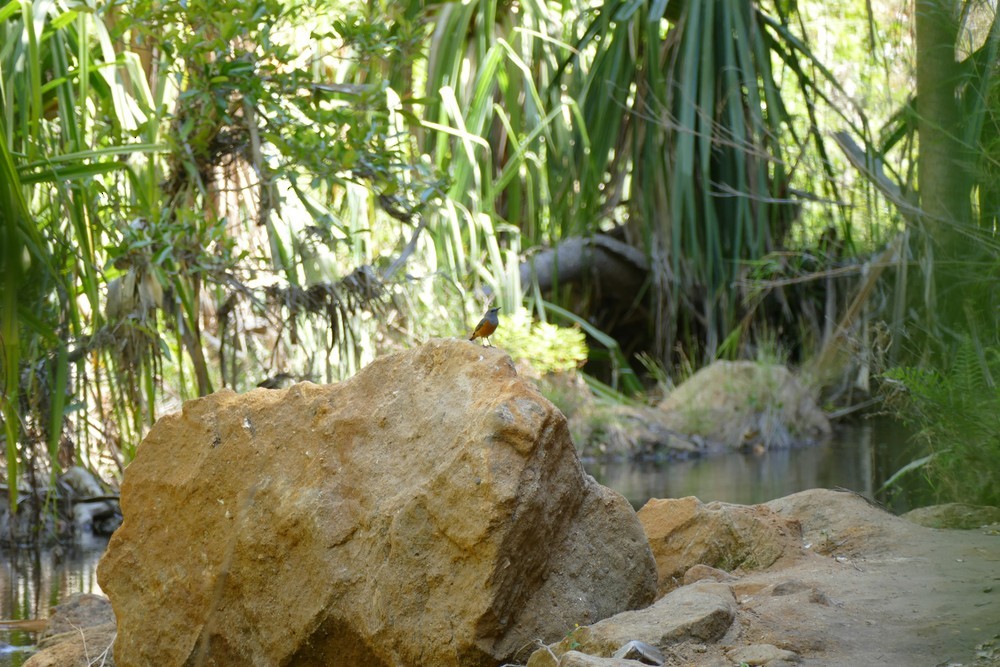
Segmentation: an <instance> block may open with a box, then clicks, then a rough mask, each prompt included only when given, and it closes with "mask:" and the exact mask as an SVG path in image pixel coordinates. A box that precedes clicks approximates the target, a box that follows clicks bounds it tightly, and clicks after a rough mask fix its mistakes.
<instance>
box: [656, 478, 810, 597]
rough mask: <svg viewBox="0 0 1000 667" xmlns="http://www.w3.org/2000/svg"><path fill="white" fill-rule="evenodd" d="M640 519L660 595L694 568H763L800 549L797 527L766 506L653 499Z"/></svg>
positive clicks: (679, 583)
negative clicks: (647, 542) (648, 546)
mask: <svg viewBox="0 0 1000 667" xmlns="http://www.w3.org/2000/svg"><path fill="white" fill-rule="evenodd" d="M639 521H640V522H641V523H642V527H643V530H645V531H646V537H647V538H648V539H649V544H650V546H651V547H652V549H653V557H654V558H655V559H656V569H657V592H658V594H659V595H663V594H665V593H667V592H669V591H671V590H673V589H674V588H677V587H678V586H680V585H681V584H682V582H683V580H684V579H685V578H686V573H687V572H688V571H689V570H691V569H694V568H696V567H697V568H704V567H705V566H708V567H709V568H715V569H717V570H721V571H723V573H726V572H732V571H734V570H742V571H746V570H757V569H763V568H766V567H770V566H771V565H773V564H774V563H775V562H776V561H777V560H778V559H779V558H781V557H782V556H784V555H785V554H789V555H795V554H797V553H798V552H799V551H800V550H801V548H802V531H801V530H800V528H799V525H798V523H796V522H795V521H792V520H788V519H785V518H783V517H781V516H779V515H778V514H777V513H775V512H774V511H772V510H771V509H769V508H768V507H765V506H763V505H755V506H752V507H747V506H745V505H731V504H729V503H720V502H712V503H702V502H701V501H699V500H698V499H697V498H695V497H694V496H688V497H687V498H680V499H672V498H671V499H657V498H654V499H652V500H650V501H649V502H647V503H646V504H645V505H644V506H643V507H642V509H640V510H639ZM696 576H698V575H697V574H693V575H692V577H696ZM699 578H705V577H699ZM709 578H713V579H714V578H717V577H716V576H715V575H714V574H711V575H709Z"/></svg>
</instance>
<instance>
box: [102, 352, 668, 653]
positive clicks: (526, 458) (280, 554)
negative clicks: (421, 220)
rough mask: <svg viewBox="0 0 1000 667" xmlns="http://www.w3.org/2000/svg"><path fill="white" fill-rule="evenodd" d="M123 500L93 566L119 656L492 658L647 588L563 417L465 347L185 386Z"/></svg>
mask: <svg viewBox="0 0 1000 667" xmlns="http://www.w3.org/2000/svg"><path fill="white" fill-rule="evenodd" d="M121 506H122V512H123V515H124V523H123V524H122V527H121V528H120V529H119V530H118V531H117V532H116V533H115V535H114V536H113V538H112V540H111V543H110V545H109V548H108V552H107V554H106V555H105V556H104V558H103V559H102V561H101V564H100V567H99V570H98V578H99V582H100V584H101V587H102V588H103V590H104V591H105V592H106V593H107V594H108V596H109V597H110V598H111V602H112V604H113V605H114V609H115V613H116V615H117V618H118V639H117V641H116V644H115V658H116V660H117V661H118V663H119V664H125V665H153V664H155V665H158V666H169V665H184V664H195V663H199V662H200V664H204V665H235V664H240V665H327V664H337V665H348V666H349V665H364V666H366V667H378V666H379V665H392V666H396V665H435V666H440V667H447V666H449V665H455V666H458V665H461V666H463V667H475V666H476V665H495V664H497V663H498V662H501V661H504V660H508V659H513V658H514V657H515V656H516V655H517V654H518V651H519V650H525V647H528V650H530V647H531V646H532V644H533V642H535V641H536V640H538V639H541V640H543V641H554V640H556V639H558V638H560V637H563V636H564V635H565V633H566V624H567V623H581V624H588V623H593V622H595V621H598V620H600V619H602V618H605V617H608V616H611V615H613V614H615V613H617V612H620V611H623V610H627V609H634V608H639V607H643V606H645V605H646V604H648V603H649V602H650V601H651V600H652V598H653V595H654V591H655V566H654V563H653V560H652V555H651V553H650V550H649V545H648V543H647V542H646V539H645V536H644V534H643V532H642V528H641V526H640V525H639V523H638V521H637V520H636V518H635V514H634V512H633V511H632V509H631V507H630V506H629V505H628V503H627V502H626V501H625V500H624V499H623V498H622V497H621V496H620V495H618V494H617V493H615V492H613V491H610V490H609V489H606V488H604V487H602V486H600V485H599V484H597V483H596V482H594V480H593V479H592V478H590V477H589V476H587V475H586V474H585V473H584V472H583V469H582V467H581V465H580V462H579V460H578V458H577V456H576V453H575V451H574V448H573V444H572V442H571V441H570V439H569V436H568V433H567V429H566V422H565V419H564V418H563V416H562V415H561V414H560V413H559V412H558V410H556V409H555V408H554V407H553V406H552V404H551V403H549V402H548V401H547V400H545V399H544V398H542V397H541V395H540V394H538V392H537V391H536V390H535V389H534V387H533V386H532V385H531V384H530V383H528V382H526V381H524V380H522V379H520V378H519V377H517V374H516V373H515V371H514V367H513V364H512V363H511V361H510V358H509V357H508V356H507V355H505V354H504V353H503V352H501V351H499V350H496V349H484V348H481V347H479V346H477V345H471V344H468V343H466V342H464V341H463V342H459V341H432V342H430V343H428V344H426V345H424V346H422V347H420V348H418V349H415V350H411V351H408V352H404V353H400V354H396V355H391V356H388V357H385V358H382V359H379V360H377V361H376V362H374V363H372V364H371V365H370V366H368V367H367V368H365V369H364V370H362V371H361V372H360V373H358V374H357V375H356V376H355V377H353V378H352V379H350V380H348V381H346V382H343V383H341V384H338V385H333V386H316V385H312V384H308V383H305V384H300V385H296V386H293V387H291V388H289V389H284V390H265V389H261V390H256V391H252V392H250V393H248V394H245V395H236V394H234V393H232V392H229V391H222V392H219V393H217V394H214V395H212V396H209V397H206V398H203V399H200V400H196V401H189V402H187V403H185V405H184V408H183V411H182V412H181V413H179V414H174V415H170V416H168V417H164V418H163V419H161V420H160V421H159V422H157V424H156V425H155V426H154V428H153V429H152V431H151V432H150V433H149V435H148V437H147V438H146V440H145V441H144V442H143V443H142V445H140V447H139V449H138V452H137V455H136V458H135V460H134V461H133V463H132V464H131V465H130V466H129V467H128V469H127V470H126V473H125V477H124V481H123V483H122V492H121Z"/></svg>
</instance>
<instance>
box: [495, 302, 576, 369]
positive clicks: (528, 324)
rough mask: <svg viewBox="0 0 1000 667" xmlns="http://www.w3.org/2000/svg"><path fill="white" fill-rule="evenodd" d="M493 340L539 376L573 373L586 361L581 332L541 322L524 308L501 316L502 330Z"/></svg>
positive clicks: (500, 328) (499, 329) (498, 331)
mask: <svg viewBox="0 0 1000 667" xmlns="http://www.w3.org/2000/svg"><path fill="white" fill-rule="evenodd" d="M490 340H492V341H494V342H495V343H496V344H497V345H498V346H500V347H502V348H503V349H504V350H505V351H506V352H507V353H508V354H510V356H511V357H512V358H514V359H515V360H517V359H520V360H523V361H525V362H527V363H528V364H529V365H530V366H531V367H532V368H533V369H535V371H537V372H538V373H540V374H545V373H559V372H568V371H574V370H576V369H578V368H579V367H580V366H582V365H583V363H584V362H585V361H586V360H587V345H586V343H585V342H584V335H583V332H582V331H580V330H579V329H576V328H570V327H560V326H556V325H555V324H551V323H548V322H539V321H537V320H534V319H533V318H532V317H531V313H530V312H529V311H527V310H525V309H523V308H522V309H519V310H517V311H516V312H515V313H514V314H513V315H509V316H505V315H502V314H501V316H500V327H499V328H498V329H497V331H496V333H495V334H494V335H493V336H491V338H490Z"/></svg>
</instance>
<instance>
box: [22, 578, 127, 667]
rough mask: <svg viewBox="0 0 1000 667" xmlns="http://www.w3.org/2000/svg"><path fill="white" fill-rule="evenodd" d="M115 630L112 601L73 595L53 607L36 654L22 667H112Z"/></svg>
mask: <svg viewBox="0 0 1000 667" xmlns="http://www.w3.org/2000/svg"><path fill="white" fill-rule="evenodd" d="M116 631H117V628H116V626H115V615H114V612H113V611H112V610H111V602H110V601H109V600H108V599H107V598H106V597H103V596H101V595H92V594H90V593H76V594H74V595H71V596H69V597H68V598H66V599H65V600H63V601H62V602H61V603H59V604H57V605H56V606H55V607H52V614H51V616H50V618H49V624H48V628H46V630H45V632H43V633H42V639H41V640H40V641H39V642H38V647H39V649H41V650H39V652H38V653H36V654H35V655H33V656H31V657H30V658H28V660H27V662H25V663H24V667H89V666H90V665H104V667H114V664H115V661H114V658H113V656H112V655H111V647H112V645H113V644H114V641H115V634H116Z"/></svg>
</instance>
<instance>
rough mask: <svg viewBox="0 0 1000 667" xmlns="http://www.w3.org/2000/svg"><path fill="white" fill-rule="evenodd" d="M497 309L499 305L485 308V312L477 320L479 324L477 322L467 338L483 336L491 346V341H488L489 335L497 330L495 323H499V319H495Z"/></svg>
mask: <svg viewBox="0 0 1000 667" xmlns="http://www.w3.org/2000/svg"><path fill="white" fill-rule="evenodd" d="M499 310H500V306H497V307H496V308H490V309H489V310H487V311H486V314H485V315H483V319H481V320H479V324H477V325H476V328H475V329H473V330H472V335H471V336H469V340H476V339H477V338H485V339H486V342H487V343H489V345H490V347H493V343H490V336H491V335H492V334H493V332H494V331H496V330H497V325H499V324H500V320H498V319H497V311H499Z"/></svg>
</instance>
